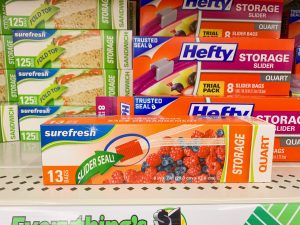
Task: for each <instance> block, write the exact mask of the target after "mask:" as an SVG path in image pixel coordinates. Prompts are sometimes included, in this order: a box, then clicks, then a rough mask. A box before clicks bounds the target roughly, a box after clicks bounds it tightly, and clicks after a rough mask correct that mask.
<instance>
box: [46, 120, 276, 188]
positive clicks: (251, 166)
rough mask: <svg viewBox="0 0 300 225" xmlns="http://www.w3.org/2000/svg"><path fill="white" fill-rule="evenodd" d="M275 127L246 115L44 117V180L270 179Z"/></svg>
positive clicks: (176, 181)
mask: <svg viewBox="0 0 300 225" xmlns="http://www.w3.org/2000/svg"><path fill="white" fill-rule="evenodd" d="M274 135H275V126H274V125H272V124H269V123H266V122H264V121H262V120H259V119H255V118H246V117H245V118H236V117H226V118H225V117H224V118H215V119H212V118H199V117H159V116H156V117H154V116H152V117H149V116H136V117H120V116H115V117H98V118H97V117H86V118H82V117H72V118H70V117H62V118H54V119H52V120H49V121H47V122H46V123H44V124H42V125H41V147H42V159H43V173H44V183H45V184H123V183H129V184H141V183H142V184H143V183H144V184H150V183H207V182H213V183H214V182H233V183H237V182H269V181H270V179H271V170H272V169H271V167H272V157H273V144H274ZM55 171H61V172H62V173H63V174H68V175H67V176H66V177H65V178H64V179H63V180H60V181H58V180H57V179H54V178H53V176H54V173H55ZM66 171H67V173H65V172H66ZM51 174H52V175H51Z"/></svg>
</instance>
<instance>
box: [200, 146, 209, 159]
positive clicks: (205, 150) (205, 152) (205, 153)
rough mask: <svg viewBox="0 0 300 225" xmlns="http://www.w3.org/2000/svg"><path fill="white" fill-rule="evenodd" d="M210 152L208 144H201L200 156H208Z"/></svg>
mask: <svg viewBox="0 0 300 225" xmlns="http://www.w3.org/2000/svg"><path fill="white" fill-rule="evenodd" d="M209 153H210V150H209V147H208V146H201V147H200V149H199V152H198V153H197V155H198V157H199V158H206V157H207V156H208V155H209Z"/></svg>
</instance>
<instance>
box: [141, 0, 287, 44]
mask: <svg viewBox="0 0 300 225" xmlns="http://www.w3.org/2000/svg"><path fill="white" fill-rule="evenodd" d="M282 12H283V0H272V1H262V0H225V1H215V0H208V1H202V0H162V1H159V2H157V1H154V0H152V1H148V0H145V1H141V8H140V32H141V35H143V36H196V37H226V38H234V37H258V38H280V31H281V19H282Z"/></svg>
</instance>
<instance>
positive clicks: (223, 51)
mask: <svg viewBox="0 0 300 225" xmlns="http://www.w3.org/2000/svg"><path fill="white" fill-rule="evenodd" d="M237 46H238V45H237V44H217V43H183V45H182V48H181V53H180V58H179V60H181V61H212V62H232V61H233V60H234V57H235V53H236V50H237Z"/></svg>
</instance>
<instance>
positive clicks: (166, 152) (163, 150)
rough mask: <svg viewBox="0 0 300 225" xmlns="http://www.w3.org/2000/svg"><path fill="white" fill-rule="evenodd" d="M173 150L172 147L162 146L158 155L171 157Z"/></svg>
mask: <svg viewBox="0 0 300 225" xmlns="http://www.w3.org/2000/svg"><path fill="white" fill-rule="evenodd" d="M171 148H172V147H170V146H161V147H160V149H159V150H158V154H159V155H160V156H163V155H170V151H171Z"/></svg>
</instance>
